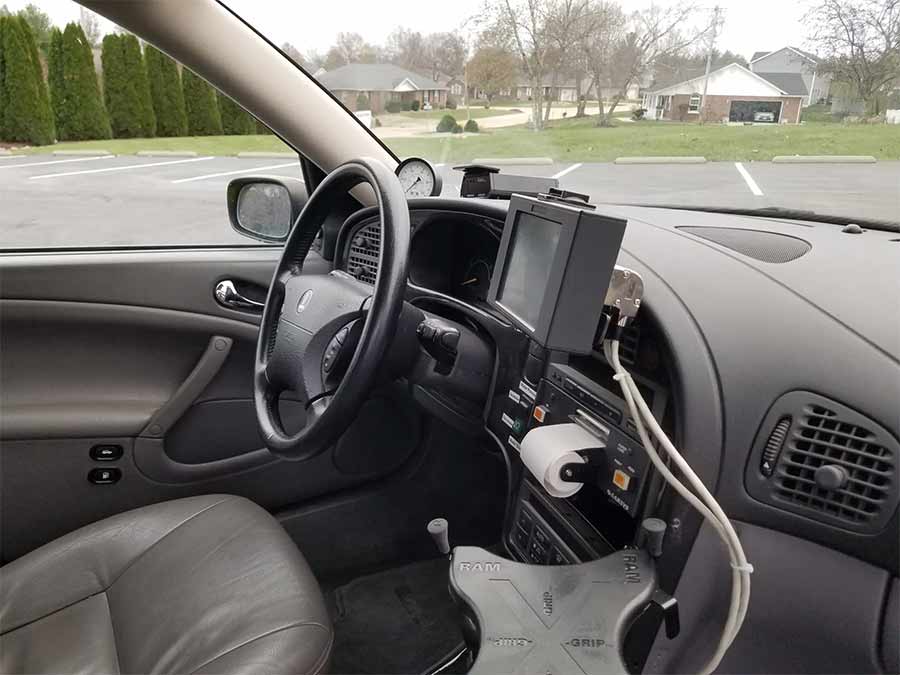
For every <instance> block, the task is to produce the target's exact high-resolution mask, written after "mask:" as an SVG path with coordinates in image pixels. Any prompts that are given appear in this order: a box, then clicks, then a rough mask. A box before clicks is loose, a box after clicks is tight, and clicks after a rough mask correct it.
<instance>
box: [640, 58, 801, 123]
mask: <svg viewBox="0 0 900 675" xmlns="http://www.w3.org/2000/svg"><path fill="white" fill-rule="evenodd" d="M705 77H706V76H705V74H704V75H700V76H699V77H694V78H691V79H689V80H684V81H683V82H678V83H675V84H672V85H668V86H665V87H657V88H655V89H653V90H651V91H648V92H646V93H645V94H644V97H643V107H644V109H645V110H646V111H647V112H646V113H645V114H646V117H647V118H648V119H654V120H658V119H664V120H680V121H691V120H699V119H700V115H701V113H703V116H704V117H703V119H704V121H717V122H718V121H725V122H773V123H782V124H797V123H798V122H799V121H800V108H801V107H802V104H803V101H804V100H805V99H806V93H805V92H804V93H791V92H790V91H787V90H786V89H785V88H783V87H782V86H781V85H780V84H779V83H778V82H777V81H773V80H770V79H768V78H766V77H763V76H762V75H760V74H758V73H754V72H752V71H750V70H748V69H747V68H745V67H744V66H742V65H740V64H738V63H731V64H729V65H727V66H723V67H722V68H719V69H717V70H714V71H712V72H711V73H710V74H709V84H708V86H707V92H706V102H705V104H704V101H703V87H704V79H705ZM778 79H780V78H776V80H778Z"/></svg>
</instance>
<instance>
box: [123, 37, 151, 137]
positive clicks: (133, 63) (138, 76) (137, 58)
mask: <svg viewBox="0 0 900 675" xmlns="http://www.w3.org/2000/svg"><path fill="white" fill-rule="evenodd" d="M122 53H123V56H124V57H125V72H126V73H128V75H129V76H130V77H131V78H133V80H134V90H135V93H136V94H137V99H138V107H139V110H140V114H141V129H142V130H143V133H144V136H145V137H147V138H151V137H153V136H155V135H156V113H154V112H153V99H152V97H151V96H150V80H149V78H148V77H147V62H146V61H145V59H144V54H143V53H142V52H141V43H140V42H139V41H138V39H137V37H136V36H134V35H123V36H122Z"/></svg>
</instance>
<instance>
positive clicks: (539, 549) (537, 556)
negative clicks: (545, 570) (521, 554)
mask: <svg viewBox="0 0 900 675" xmlns="http://www.w3.org/2000/svg"><path fill="white" fill-rule="evenodd" d="M528 559H529V560H531V562H533V563H537V564H538V565H543V564H544V563H545V562H547V547H546V546H542V545H541V544H540V543H538V542H537V541H536V540H535V539H532V540H531V546H529V547H528Z"/></svg>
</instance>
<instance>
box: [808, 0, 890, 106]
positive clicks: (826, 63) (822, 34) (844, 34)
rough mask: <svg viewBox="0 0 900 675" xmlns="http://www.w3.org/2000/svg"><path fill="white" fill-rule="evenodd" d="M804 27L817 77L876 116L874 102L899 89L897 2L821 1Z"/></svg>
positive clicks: (809, 15) (863, 0) (860, 0)
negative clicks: (818, 60) (849, 93)
mask: <svg viewBox="0 0 900 675" xmlns="http://www.w3.org/2000/svg"><path fill="white" fill-rule="evenodd" d="M806 22H807V25H808V26H809V27H810V40H809V42H810V45H811V46H814V47H815V48H817V49H818V50H819V52H820V54H821V55H822V56H823V57H824V58H823V62H822V64H821V66H820V67H821V69H822V71H823V72H828V73H831V74H832V76H833V78H834V79H835V80H837V81H841V82H846V83H848V84H850V85H851V86H852V87H853V89H854V90H855V91H856V93H857V94H858V95H859V97H860V98H861V99H863V101H865V102H866V104H867V105H868V107H869V108H870V109H871V110H872V111H873V112H874V113H876V114H878V113H879V112H880V110H879V109H878V107H879V102H878V98H879V96H880V95H883V94H886V93H887V91H888V89H889V88H890V87H891V86H894V85H896V84H897V83H900V0H822V2H820V3H819V4H818V5H816V6H815V7H813V8H812V9H810V11H809V13H808V14H807V15H806Z"/></svg>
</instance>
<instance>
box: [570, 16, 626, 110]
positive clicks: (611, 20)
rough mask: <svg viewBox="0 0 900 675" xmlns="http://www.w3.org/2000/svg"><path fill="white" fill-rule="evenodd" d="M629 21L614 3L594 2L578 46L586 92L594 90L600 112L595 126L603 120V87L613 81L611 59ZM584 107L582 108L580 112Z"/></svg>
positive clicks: (620, 44) (622, 42) (623, 41)
mask: <svg viewBox="0 0 900 675" xmlns="http://www.w3.org/2000/svg"><path fill="white" fill-rule="evenodd" d="M627 23H628V19H627V17H626V16H625V13H624V12H623V11H622V8H621V7H620V6H619V4H618V3H616V2H609V1H608V0H597V1H595V2H594V3H593V4H592V5H591V9H590V13H589V15H588V20H587V26H588V29H587V30H586V31H585V32H584V33H583V34H582V36H581V41H580V47H581V53H582V54H583V55H584V61H585V65H586V67H587V70H588V72H589V73H590V77H591V81H590V84H589V85H588V88H587V90H588V91H590V90H591V88H592V87H594V88H595V91H596V95H597V101H598V103H599V104H600V112H599V117H598V121H597V123H598V124H600V123H601V121H602V120H604V119H605V117H604V110H603V85H604V84H608V83H610V82H612V79H613V72H612V70H613V56H614V55H615V54H616V52H617V50H620V49H622V47H623V45H624V44H625V41H626V37H627V35H626V26H627ZM583 110H584V108H583V107H582V113H583Z"/></svg>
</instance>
